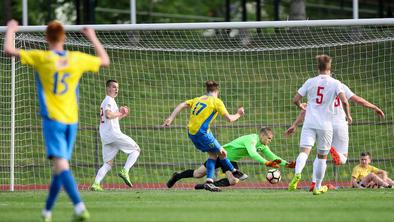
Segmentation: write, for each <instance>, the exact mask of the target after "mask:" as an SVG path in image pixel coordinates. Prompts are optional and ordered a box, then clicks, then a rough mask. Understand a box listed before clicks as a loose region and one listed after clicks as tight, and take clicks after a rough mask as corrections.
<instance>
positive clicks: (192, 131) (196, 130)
mask: <svg viewBox="0 0 394 222" xmlns="http://www.w3.org/2000/svg"><path fill="white" fill-rule="evenodd" d="M205 85H206V87H207V94H206V95H203V96H200V97H196V98H194V99H190V100H187V101H185V102H182V103H180V104H179V105H178V106H177V107H176V108H175V109H174V111H173V112H172V113H171V115H170V116H169V117H168V118H167V119H166V120H165V121H164V124H163V126H170V125H171V123H172V121H173V120H174V118H175V117H176V115H177V114H178V113H179V112H180V111H181V110H183V109H185V108H190V118H189V124H188V135H189V138H190V140H191V141H192V142H193V144H194V146H195V147H196V148H197V149H198V150H200V151H202V152H207V153H208V156H209V158H208V160H207V162H206V168H207V182H206V183H205V184H204V188H205V189H206V190H209V191H220V189H219V188H218V187H216V186H215V185H214V184H213V179H214V173H215V164H216V159H217V158H218V157H219V161H220V163H221V165H222V166H224V167H225V168H226V169H228V170H229V171H231V172H233V174H235V175H237V176H238V177H239V176H240V174H242V173H241V172H239V171H237V170H236V169H235V168H234V166H233V165H232V164H231V163H230V161H229V160H228V159H227V158H226V154H227V153H226V150H224V149H223V148H222V146H221V145H220V143H219V142H218V141H217V140H216V138H215V137H214V136H213V134H212V132H211V130H210V129H209V126H210V125H211V123H212V122H213V121H214V120H215V118H216V116H217V115H218V114H220V115H221V116H223V117H224V118H225V119H226V120H227V121H229V122H234V121H236V120H237V119H238V118H240V117H241V116H242V115H243V114H244V108H243V107H240V108H238V111H237V113H236V114H234V115H231V114H229V113H228V111H227V109H226V107H225V106H224V104H223V102H222V100H220V99H219V98H218V97H219V84H217V83H216V82H214V81H211V80H209V81H207V82H206V83H205Z"/></svg>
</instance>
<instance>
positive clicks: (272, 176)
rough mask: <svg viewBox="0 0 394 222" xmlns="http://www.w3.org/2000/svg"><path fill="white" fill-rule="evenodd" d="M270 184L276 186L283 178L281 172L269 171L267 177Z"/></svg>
mask: <svg viewBox="0 0 394 222" xmlns="http://www.w3.org/2000/svg"><path fill="white" fill-rule="evenodd" d="M266 178H267V180H268V182H270V183H271V184H276V183H278V182H279V181H280V179H281V178H282V177H281V175H280V171H279V170H277V169H269V170H268V172H267V176H266Z"/></svg>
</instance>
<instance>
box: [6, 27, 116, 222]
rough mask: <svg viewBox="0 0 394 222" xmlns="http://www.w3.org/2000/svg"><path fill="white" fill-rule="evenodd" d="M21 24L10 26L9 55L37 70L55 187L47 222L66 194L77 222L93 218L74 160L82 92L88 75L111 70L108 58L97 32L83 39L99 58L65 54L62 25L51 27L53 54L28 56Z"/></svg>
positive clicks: (88, 32)
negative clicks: (21, 44)
mask: <svg viewBox="0 0 394 222" xmlns="http://www.w3.org/2000/svg"><path fill="white" fill-rule="evenodd" d="M16 31H18V23H17V22H16V21H15V20H11V21H9V22H8V23H7V32H6V36H5V43H4V51H5V53H6V55H8V56H15V57H20V59H21V63H22V64H26V65H29V66H32V67H33V68H34V69H35V70H36V73H37V74H36V80H37V92H38V100H39V103H40V114H41V117H42V131H43V136H44V142H45V149H46V153H47V157H48V159H51V160H52V164H53V172H52V181H51V184H50V186H49V192H48V197H47V200H46V204H45V208H44V210H43V211H42V219H43V221H51V220H52V208H53V206H54V204H55V201H56V198H57V196H58V194H59V192H60V191H61V189H62V188H64V190H65V191H66V193H67V194H68V196H69V197H70V199H71V201H72V203H73V204H74V212H75V213H74V217H73V219H72V221H85V220H87V219H88V218H89V213H88V211H87V210H86V207H85V204H84V203H83V202H82V200H81V197H80V195H79V192H78V187H77V184H76V181H75V179H74V177H73V175H72V174H71V170H70V165H69V160H70V159H71V156H72V152H73V147H74V143H75V139H76V136H77V128H78V93H77V92H78V86H79V80H80V78H81V76H82V74H83V73H85V72H98V71H99V68H100V66H108V65H109V63H110V61H109V57H108V54H107V52H106V51H105V49H104V48H103V46H102V45H101V43H100V41H99V40H98V39H97V37H96V34H95V32H94V30H93V29H91V28H83V29H82V33H83V34H84V35H85V36H86V38H87V39H88V40H89V41H90V42H91V43H92V45H93V46H94V48H95V50H96V54H97V56H98V57H96V56H91V55H88V54H85V53H82V52H78V51H67V50H65V49H64V42H65V39H66V34H65V31H64V29H63V26H62V25H61V24H60V23H58V22H50V23H49V24H48V26H47V29H46V32H45V38H46V41H47V43H48V47H49V50H23V49H16V48H15V47H14V44H13V41H14V34H15V32H16Z"/></svg>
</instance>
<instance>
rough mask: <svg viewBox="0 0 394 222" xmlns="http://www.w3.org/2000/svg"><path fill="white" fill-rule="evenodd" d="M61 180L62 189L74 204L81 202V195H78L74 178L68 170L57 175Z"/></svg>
mask: <svg viewBox="0 0 394 222" xmlns="http://www.w3.org/2000/svg"><path fill="white" fill-rule="evenodd" d="M59 176H60V177H61V178H62V181H63V187H64V191H66V193H67V194H68V196H69V197H70V199H71V201H72V202H73V204H74V205H76V204H78V203H80V202H81V197H80V196H79V192H78V187H77V183H76V182H75V180H74V177H73V175H72V174H71V171H70V170H65V171H63V172H61V173H60V175H59Z"/></svg>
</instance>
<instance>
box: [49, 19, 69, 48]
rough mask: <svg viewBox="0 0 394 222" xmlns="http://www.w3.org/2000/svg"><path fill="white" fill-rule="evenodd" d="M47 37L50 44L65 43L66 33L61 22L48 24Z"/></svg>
mask: <svg viewBox="0 0 394 222" xmlns="http://www.w3.org/2000/svg"><path fill="white" fill-rule="evenodd" d="M45 35H46V38H47V41H48V42H51V43H57V42H60V41H64V39H65V37H66V34H65V32H64V28H63V25H62V24H61V23H59V22H56V21H52V22H50V23H48V26H47V29H46V31H45Z"/></svg>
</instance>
